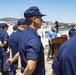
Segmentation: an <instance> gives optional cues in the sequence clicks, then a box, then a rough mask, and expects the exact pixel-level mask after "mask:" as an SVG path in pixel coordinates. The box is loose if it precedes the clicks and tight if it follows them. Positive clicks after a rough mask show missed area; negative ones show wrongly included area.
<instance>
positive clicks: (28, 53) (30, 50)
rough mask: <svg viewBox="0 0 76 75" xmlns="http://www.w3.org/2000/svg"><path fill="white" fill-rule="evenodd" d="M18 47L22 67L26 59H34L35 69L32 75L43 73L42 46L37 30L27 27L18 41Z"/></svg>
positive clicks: (24, 65) (24, 66)
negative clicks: (35, 62)
mask: <svg viewBox="0 0 76 75" xmlns="http://www.w3.org/2000/svg"><path fill="white" fill-rule="evenodd" d="M19 47H20V56H21V63H22V67H23V68H26V66H27V60H36V61H37V65H36V69H35V71H34V73H33V74H32V75H45V68H44V48H43V45H42V43H41V40H40V36H39V35H38V33H37V31H36V30H34V29H32V28H31V27H27V29H26V31H25V32H24V33H23V35H22V37H21V39H20V41H19Z"/></svg>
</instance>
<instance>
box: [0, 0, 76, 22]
mask: <svg viewBox="0 0 76 75" xmlns="http://www.w3.org/2000/svg"><path fill="white" fill-rule="evenodd" d="M30 6H37V7H38V8H39V9H40V11H41V12H42V13H43V14H46V15H47V16H45V17H43V20H44V21H53V22H55V21H56V20H57V21H59V22H70V23H71V22H73V23H76V0H0V18H4V17H13V18H22V17H24V15H23V14H24V11H25V10H26V9H27V8H29V7H30Z"/></svg>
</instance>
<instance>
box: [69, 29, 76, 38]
mask: <svg viewBox="0 0 76 75" xmlns="http://www.w3.org/2000/svg"><path fill="white" fill-rule="evenodd" d="M68 34H69V37H70V38H71V37H73V36H74V35H76V29H70V30H69V33H68Z"/></svg>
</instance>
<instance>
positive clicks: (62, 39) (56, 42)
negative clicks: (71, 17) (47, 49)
mask: <svg viewBox="0 0 76 75" xmlns="http://www.w3.org/2000/svg"><path fill="white" fill-rule="evenodd" d="M67 39H68V38H67V36H64V37H57V38H55V39H53V40H52V43H54V56H55V58H56V53H57V51H58V49H59V47H60V45H61V44H62V43H64V42H65V41H67Z"/></svg>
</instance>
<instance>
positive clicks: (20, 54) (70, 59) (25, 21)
mask: <svg viewBox="0 0 76 75" xmlns="http://www.w3.org/2000/svg"><path fill="white" fill-rule="evenodd" d="M43 16H46V15H45V14H42V13H41V12H40V10H39V8H38V7H36V6H32V7H30V8H28V9H27V10H26V11H25V12H24V17H25V18H21V19H19V20H18V21H17V23H16V24H15V25H14V26H13V32H12V33H11V35H10V36H9V35H8V33H7V30H8V25H7V24H6V23H1V24H0V69H1V71H2V75H45V73H46V72H45V60H44V47H43V45H42V42H41V39H40V38H41V37H40V35H39V34H38V33H37V30H38V29H39V28H41V26H42V22H43V19H42V17H43ZM54 29H55V26H54V25H52V26H51V30H49V31H48V42H49V50H48V55H47V60H48V59H51V58H50V54H51V56H52V58H53V57H54V43H52V40H53V39H55V38H56V37H57V33H56V31H55V30H54ZM68 34H69V37H70V38H71V39H69V40H68V41H66V42H65V43H64V44H62V45H61V46H60V48H59V50H58V52H57V57H56V59H55V60H54V62H53V65H52V69H53V72H54V73H55V75H76V72H75V70H76V64H75V63H76V53H75V50H76V47H75V43H76V40H75V38H76V35H75V34H76V30H75V29H74V25H72V29H71V30H70V31H69V32H68ZM74 35H75V36H74Z"/></svg>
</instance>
